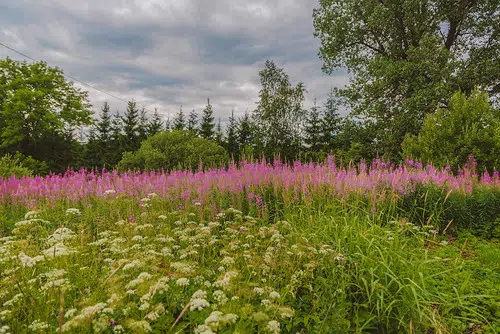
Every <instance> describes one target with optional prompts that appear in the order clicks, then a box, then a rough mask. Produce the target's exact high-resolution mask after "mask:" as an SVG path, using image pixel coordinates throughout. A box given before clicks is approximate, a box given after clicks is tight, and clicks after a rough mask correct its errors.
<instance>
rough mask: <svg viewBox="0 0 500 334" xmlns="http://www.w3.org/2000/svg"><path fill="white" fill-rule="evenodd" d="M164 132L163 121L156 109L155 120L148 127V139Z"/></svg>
mask: <svg viewBox="0 0 500 334" xmlns="http://www.w3.org/2000/svg"><path fill="white" fill-rule="evenodd" d="M162 130H163V120H162V118H161V116H160V114H159V113H158V109H156V108H155V112H154V114H153V118H152V119H151V121H149V124H148V127H147V134H148V137H150V136H153V135H155V134H157V133H158V132H160V131H162Z"/></svg>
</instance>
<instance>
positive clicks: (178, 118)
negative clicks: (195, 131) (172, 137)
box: [173, 106, 186, 130]
mask: <svg viewBox="0 0 500 334" xmlns="http://www.w3.org/2000/svg"><path fill="white" fill-rule="evenodd" d="M185 127H186V120H185V119H184V112H183V111H182V106H181V108H180V110H179V112H178V113H177V114H176V115H175V118H174V125H173V130H184V128H185Z"/></svg>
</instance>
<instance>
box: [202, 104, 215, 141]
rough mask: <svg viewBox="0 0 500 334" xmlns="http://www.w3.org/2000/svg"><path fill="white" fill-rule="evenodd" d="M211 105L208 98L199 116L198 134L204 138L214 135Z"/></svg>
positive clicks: (211, 137) (212, 137) (210, 137)
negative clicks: (200, 116)
mask: <svg viewBox="0 0 500 334" xmlns="http://www.w3.org/2000/svg"><path fill="white" fill-rule="evenodd" d="M213 113H214V112H213V109H212V105H211V104H210V99H208V100H207V106H206V107H205V109H203V115H202V118H201V124H200V129H199V134H200V136H201V137H203V138H205V139H214V136H215V131H214V129H215V123H214V119H215V118H214V116H213Z"/></svg>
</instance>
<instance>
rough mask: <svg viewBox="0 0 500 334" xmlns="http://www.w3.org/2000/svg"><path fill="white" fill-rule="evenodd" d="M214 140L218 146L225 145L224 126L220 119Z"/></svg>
mask: <svg viewBox="0 0 500 334" xmlns="http://www.w3.org/2000/svg"><path fill="white" fill-rule="evenodd" d="M214 140H215V142H216V143H217V144H219V145H222V146H223V145H224V132H222V124H221V120H220V117H219V119H218V120H217V126H216V127H215V135H214Z"/></svg>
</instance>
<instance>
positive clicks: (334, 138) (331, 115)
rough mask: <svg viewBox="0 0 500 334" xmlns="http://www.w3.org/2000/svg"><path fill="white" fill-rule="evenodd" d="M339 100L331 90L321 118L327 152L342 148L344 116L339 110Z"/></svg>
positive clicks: (322, 135)
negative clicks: (341, 134) (341, 133)
mask: <svg viewBox="0 0 500 334" xmlns="http://www.w3.org/2000/svg"><path fill="white" fill-rule="evenodd" d="M338 106H339V101H338V99H337V96H336V95H335V93H334V91H333V90H331V91H330V93H329V94H328V98H327V100H326V102H325V106H324V111H323V115H324V116H323V119H322V120H321V130H320V134H321V144H322V148H323V150H324V151H326V152H335V151H336V150H337V149H339V148H340V142H339V135H340V132H341V131H342V118H341V117H340V115H339V111H338Z"/></svg>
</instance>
